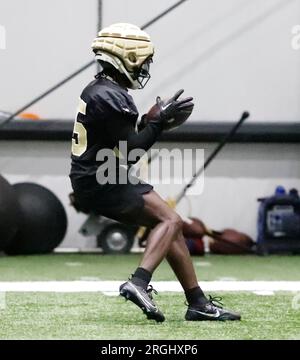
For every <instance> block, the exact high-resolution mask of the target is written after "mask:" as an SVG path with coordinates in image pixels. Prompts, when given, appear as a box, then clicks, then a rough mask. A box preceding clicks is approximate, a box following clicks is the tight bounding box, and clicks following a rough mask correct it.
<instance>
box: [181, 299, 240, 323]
mask: <svg viewBox="0 0 300 360" xmlns="http://www.w3.org/2000/svg"><path fill="white" fill-rule="evenodd" d="M221 300H222V298H220V297H219V298H217V297H215V298H213V297H211V296H210V295H209V300H208V302H207V303H206V304H204V305H197V306H190V305H189V307H188V309H187V312H186V314H185V320H188V321H203V320H219V321H225V320H241V315H240V314H238V313H235V312H233V311H230V310H226V309H223V307H222V305H223V304H222V303H221V302H220V301H221ZM214 302H217V303H218V304H215V303H214Z"/></svg>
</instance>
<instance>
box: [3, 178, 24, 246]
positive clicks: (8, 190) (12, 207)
mask: <svg viewBox="0 0 300 360" xmlns="http://www.w3.org/2000/svg"><path fill="white" fill-rule="evenodd" d="M18 225H19V207H18V202H17V197H16V194H15V192H14V189H13V187H12V186H11V185H10V184H9V182H8V181H7V180H6V179H5V178H4V177H3V176H1V175H0V251H2V250H3V249H4V248H5V247H7V246H8V245H9V243H10V242H11V240H12V239H13V238H14V236H15V235H16V233H17V230H18Z"/></svg>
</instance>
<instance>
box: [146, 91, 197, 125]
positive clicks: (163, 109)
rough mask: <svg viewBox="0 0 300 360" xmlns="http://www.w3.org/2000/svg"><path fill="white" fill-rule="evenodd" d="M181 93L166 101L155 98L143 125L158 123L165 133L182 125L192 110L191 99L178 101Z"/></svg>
mask: <svg viewBox="0 0 300 360" xmlns="http://www.w3.org/2000/svg"><path fill="white" fill-rule="evenodd" d="M183 92H184V90H183V89H181V90H179V91H177V92H176V94H175V95H174V96H173V97H171V98H170V99H167V100H161V98H160V97H159V96H158V97H157V98H156V104H155V105H153V106H152V108H151V109H150V110H149V111H148V113H147V114H146V116H145V117H144V118H143V119H142V121H143V122H145V123H147V122H159V123H161V124H162V129H163V130H165V131H166V130H171V129H175V128H177V127H178V126H180V125H182V124H183V123H184V122H185V121H186V120H187V119H188V118H189V116H190V115H191V113H192V111H193V108H194V104H193V103H192V100H193V98H192V97H188V98H185V99H182V100H178V98H179V97H180V95H182V93H183Z"/></svg>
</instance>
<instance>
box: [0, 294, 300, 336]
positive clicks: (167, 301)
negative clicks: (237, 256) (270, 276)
mask: <svg viewBox="0 0 300 360" xmlns="http://www.w3.org/2000/svg"><path fill="white" fill-rule="evenodd" d="M291 300H292V295H291V294H287V293H279V294H278V295H277V296H268V297H266V296H258V295H254V294H246V293H238V294H224V301H225V302H226V305H228V306H230V307H233V308H235V309H237V310H240V311H241V312H242V313H243V320H242V321H241V322H226V323H220V322H218V323H214V322H201V323H196V322H186V321H184V320H183V315H184V312H185V309H186V307H185V305H184V304H183V301H184V299H183V297H182V296H181V295H178V294H176V295H174V294H170V293H163V294H160V295H159V297H158V299H157V302H158V303H159V305H160V307H161V309H162V310H163V311H164V312H165V315H166V321H165V322H164V323H163V324H156V323H154V322H153V321H151V322H149V321H147V320H146V319H145V317H144V315H143V314H142V312H141V311H140V310H139V309H137V308H136V307H135V306H134V305H133V304H132V303H130V302H127V303H125V301H124V300H123V299H122V298H120V297H108V296H105V295H101V294H97V293H69V294H60V293H9V294H8V295H7V309H6V310H5V311H4V310H2V311H0V314H1V315H0V316H1V326H0V338H1V339H148V340H149V339H300V314H299V311H298V312H296V311H295V310H293V309H292V308H291Z"/></svg>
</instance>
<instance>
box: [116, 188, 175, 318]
mask: <svg viewBox="0 0 300 360" xmlns="http://www.w3.org/2000/svg"><path fill="white" fill-rule="evenodd" d="M143 199H144V206H143V209H142V210H140V214H139V216H138V217H137V218H135V221H136V222H138V223H140V224H145V223H148V224H151V225H152V231H151V233H150V235H149V237H148V239H147V246H146V249H145V252H144V254H143V257H142V260H141V262H140V265H139V267H138V268H137V269H136V271H135V272H134V274H133V276H132V278H131V279H130V280H129V281H127V282H126V283H124V284H122V285H121V287H120V294H121V295H122V296H124V297H125V298H127V299H129V300H131V301H133V302H134V303H135V304H136V305H138V306H139V307H140V308H141V309H142V310H143V312H144V313H145V314H146V315H147V317H148V318H149V319H155V320H156V321H164V316H163V314H162V313H161V312H160V311H159V310H158V308H157V306H156V305H155V304H154V302H153V299H152V295H151V292H150V291H151V287H150V291H149V289H148V284H149V282H150V280H151V277H152V273H153V271H154V270H155V269H156V268H157V266H158V265H159V264H160V263H161V261H162V260H163V259H164V258H165V257H166V255H167V253H168V251H169V248H170V246H171V244H172V242H173V241H175V240H176V239H177V237H178V234H179V233H180V232H181V228H182V220H181V218H180V217H179V215H177V214H176V213H175V212H174V211H173V210H172V209H171V208H170V207H169V206H168V205H167V204H166V202H165V201H164V200H162V199H161V198H160V196H159V195H158V194H156V193H155V192H154V191H151V192H149V193H147V194H144V195H143ZM127 220H128V217H127Z"/></svg>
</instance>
